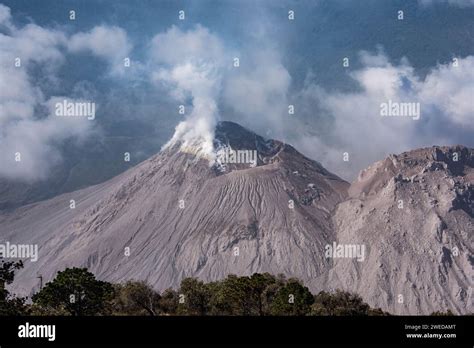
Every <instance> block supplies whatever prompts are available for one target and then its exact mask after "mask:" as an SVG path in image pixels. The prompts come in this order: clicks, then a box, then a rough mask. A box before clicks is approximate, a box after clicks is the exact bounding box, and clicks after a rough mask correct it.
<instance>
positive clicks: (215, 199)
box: [0, 122, 474, 314]
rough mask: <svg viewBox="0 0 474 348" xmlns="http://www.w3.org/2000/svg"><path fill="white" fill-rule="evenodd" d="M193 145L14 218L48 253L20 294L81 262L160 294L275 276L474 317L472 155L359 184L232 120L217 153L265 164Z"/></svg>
mask: <svg viewBox="0 0 474 348" xmlns="http://www.w3.org/2000/svg"><path fill="white" fill-rule="evenodd" d="M181 145H182V144H180V143H179V142H175V143H173V144H170V145H169V146H168V147H166V148H165V149H163V150H162V151H161V152H160V153H158V154H157V155H155V156H153V157H151V158H150V159H148V160H146V161H144V162H142V163H141V164H139V165H137V166H136V167H134V168H131V169H129V170H128V171H126V172H124V173H122V174H120V175H119V176H117V177H115V178H113V179H111V180H109V181H106V182H104V183H102V184H100V185H96V186H92V187H88V188H86V189H82V190H79V191H75V192H72V193H66V194H63V195H60V196H57V197H55V198H53V199H50V200H47V201H42V202H38V203H34V204H30V205H27V206H23V207H20V208H17V209H15V210H14V211H10V212H4V213H2V214H1V215H0V230H1V231H2V238H3V239H5V240H6V241H9V242H11V243H18V244H20V243H25V244H37V245H38V246H39V258H38V261H37V262H30V261H27V262H26V265H25V268H24V269H23V270H21V271H19V273H18V276H17V278H16V281H15V283H14V284H13V289H12V290H13V291H15V292H16V293H18V294H23V295H25V294H26V295H28V294H30V295H31V294H32V293H33V292H36V291H37V290H38V279H37V277H38V276H39V275H41V276H42V277H43V279H44V280H45V281H48V280H50V279H52V278H54V276H55V274H56V272H57V271H59V270H63V269H64V268H66V267H71V266H80V267H87V268H88V269H89V270H91V271H92V272H93V273H94V274H96V275H97V276H98V277H99V278H101V279H104V280H108V281H113V282H122V281H126V280H130V279H135V280H146V281H147V282H149V283H150V284H151V285H153V286H154V287H155V288H156V289H157V290H164V289H166V288H168V287H175V288H176V287H178V285H179V283H180V281H181V280H182V279H183V278H185V277H197V278H200V279H202V280H205V281H212V280H217V279H222V278H225V277H226V276H228V275H229V274H237V275H250V274H252V273H255V272H260V273H261V272H269V273H272V274H280V273H281V274H285V275H287V276H290V277H296V278H299V279H300V280H302V281H303V282H304V283H305V284H306V285H307V286H308V287H309V288H310V289H311V290H312V291H314V292H317V291H320V290H333V289H336V288H341V289H345V290H349V291H353V292H356V293H358V294H360V295H361V296H362V297H363V298H364V300H366V301H367V302H368V303H369V304H370V305H372V306H377V307H381V308H382V309H385V310H389V311H391V312H392V313H403V314H428V313H430V312H431V311H434V310H446V309H450V310H452V311H453V312H455V313H467V312H471V311H472V288H471V286H472V275H473V273H472V267H473V263H474V259H473V256H472V254H473V244H472V237H473V231H474V228H473V207H474V204H473V197H474V194H473V185H472V183H473V178H474V171H473V167H474V165H473V163H474V160H473V158H474V155H473V150H472V149H467V148H464V147H434V148H430V149H421V150H416V151H412V152H409V153H405V154H402V155H399V156H394V155H393V156H391V157H389V158H387V159H386V160H384V161H381V162H379V163H376V164H375V165H374V166H372V167H370V168H368V169H367V170H366V171H363V172H362V173H361V175H360V177H359V179H358V180H356V182H354V183H353V184H352V185H350V184H349V183H347V182H345V181H344V180H342V179H340V178H339V177H338V176H337V175H335V174H332V173H330V172H329V171H327V170H326V169H324V168H323V166H322V165H321V164H320V163H318V162H316V161H314V160H311V159H309V158H307V157H305V156H303V155H302V154H300V153H299V152H298V151H297V150H295V149H294V148H293V147H292V146H290V145H288V144H285V143H282V142H280V141H277V140H271V139H265V138H263V137H261V136H259V135H257V134H255V133H253V132H251V131H249V130H247V129H245V128H243V127H241V126H239V125H238V124H235V123H232V122H221V123H219V124H218V125H217V127H216V130H215V139H214V144H213V145H214V148H215V151H216V153H217V155H219V153H226V154H228V153H229V150H230V151H234V152H235V153H237V151H251V152H252V153H256V160H255V161H254V163H251V165H249V163H245V161H222V158H228V155H227V157H225V156H224V157H219V156H217V157H216V158H217V159H216V160H215V161H209V159H208V158H206V157H203V156H199V155H197V154H198V153H199V149H193V148H183V147H182V146H181ZM455 153H458V158H457V161H455V162H454V161H453V160H452V158H454V157H453V156H454V154H455ZM400 200H401V201H402V204H403V208H399V205H400V202H399V201H400ZM336 243H339V244H346V245H352V244H354V245H363V248H362V249H360V250H365V254H366V255H364V257H363V259H361V258H358V259H354V258H351V257H350V256H349V257H342V258H333V257H328V256H327V254H326V253H325V250H326V248H327V246H328V245H335V244H336ZM400 295H401V296H402V297H400ZM400 298H402V301H401V302H400Z"/></svg>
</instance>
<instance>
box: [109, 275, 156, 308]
mask: <svg viewBox="0 0 474 348" xmlns="http://www.w3.org/2000/svg"><path fill="white" fill-rule="evenodd" d="M114 293H115V297H114V299H113V301H112V308H113V312H114V314H118V315H157V314H159V312H160V299H161V296H160V294H159V293H158V292H156V291H155V290H153V288H152V287H151V286H150V285H149V284H148V283H146V282H144V281H128V282H127V283H125V284H123V285H122V284H118V285H115V291H114Z"/></svg>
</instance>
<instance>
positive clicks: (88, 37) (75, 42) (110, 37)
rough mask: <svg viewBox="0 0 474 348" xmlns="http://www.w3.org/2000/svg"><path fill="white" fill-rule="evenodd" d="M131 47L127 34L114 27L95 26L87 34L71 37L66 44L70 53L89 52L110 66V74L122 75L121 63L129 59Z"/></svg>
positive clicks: (82, 33)
mask: <svg viewBox="0 0 474 348" xmlns="http://www.w3.org/2000/svg"><path fill="white" fill-rule="evenodd" d="M131 48H132V45H131V43H130V41H129V39H128V36H127V33H126V32H125V30H123V29H122V28H119V27H116V26H105V25H101V26H96V27H94V28H93V29H91V30H90V31H88V32H85V33H84V32H80V33H77V34H74V35H72V36H71V38H70V40H69V42H68V49H69V51H70V52H73V53H75V52H84V51H86V52H90V53H92V54H94V55H95V56H97V57H100V58H103V59H105V60H106V61H107V62H109V63H110V64H111V67H112V72H113V73H116V74H120V73H123V71H124V66H123V62H124V59H125V58H130V57H129V56H130V50H131Z"/></svg>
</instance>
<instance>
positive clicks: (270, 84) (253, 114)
mask: <svg viewBox="0 0 474 348" xmlns="http://www.w3.org/2000/svg"><path fill="white" fill-rule="evenodd" d="M250 52H252V53H251V54H249V55H248V56H245V57H244V58H243V59H242V64H241V66H240V67H239V68H238V69H234V70H233V71H232V73H231V74H229V76H228V77H227V79H226V81H225V83H224V89H223V102H224V103H225V104H226V105H228V106H230V107H231V108H232V109H233V110H234V111H236V112H237V113H238V114H239V119H240V120H242V121H244V122H247V123H250V124H252V126H253V127H254V129H255V130H259V131H266V130H269V131H271V133H272V135H273V136H284V134H285V132H284V128H285V123H286V122H285V120H286V121H289V117H288V105H289V102H288V97H287V94H288V90H289V87H290V83H291V77H290V74H289V73H288V71H287V70H286V69H285V67H284V66H283V65H282V64H281V61H280V57H279V55H278V53H277V52H276V51H275V50H272V49H268V48H260V49H256V50H251V51H250Z"/></svg>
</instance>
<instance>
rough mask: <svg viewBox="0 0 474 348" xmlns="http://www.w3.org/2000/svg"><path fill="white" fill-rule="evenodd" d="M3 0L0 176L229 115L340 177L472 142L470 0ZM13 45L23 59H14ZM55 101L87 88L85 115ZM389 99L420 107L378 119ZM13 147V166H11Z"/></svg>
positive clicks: (128, 146)
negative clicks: (65, 116) (55, 107)
mask: <svg viewBox="0 0 474 348" xmlns="http://www.w3.org/2000/svg"><path fill="white" fill-rule="evenodd" d="M1 3H2V4H3V7H1V9H2V11H0V23H1V24H0V33H2V36H1V41H0V47H1V48H2V52H3V55H2V61H1V64H2V69H3V73H2V74H1V75H2V76H1V78H2V81H1V83H2V87H3V89H4V91H5V90H6V88H8V89H9V91H8V93H6V92H5V93H3V92H2V94H1V95H0V103H2V104H3V106H4V108H3V109H4V112H3V113H1V114H0V126H2V128H1V131H0V150H1V153H2V156H4V157H5V158H4V159H3V161H2V164H1V165H0V176H2V177H5V178H8V179H15V180H17V179H24V180H32V181H34V180H37V179H44V178H46V177H48V176H49V175H51V168H53V167H54V166H60V165H61V164H62V163H66V162H67V163H69V162H71V157H74V161H75V162H80V161H81V156H84V158H83V159H82V161H83V162H84V163H87V162H88V161H89V162H91V161H90V159H91V158H93V159H94V160H97V159H98V158H102V159H103V161H102V162H104V163H109V164H110V163H111V162H113V161H115V160H117V159H120V158H121V157H122V154H123V152H124V151H129V152H131V153H132V158H133V161H132V164H133V163H136V162H138V161H140V160H143V159H145V158H146V157H148V156H150V155H152V154H153V153H155V152H157V151H159V149H160V148H161V146H162V145H163V144H165V143H166V142H167V141H168V140H169V139H170V138H171V137H172V136H173V134H174V133H175V127H176V126H178V124H180V122H181V126H180V127H178V129H177V132H176V134H175V137H176V136H179V137H182V138H183V139H185V140H186V141H188V140H189V141H191V139H194V138H196V137H202V138H203V139H210V138H212V128H213V125H214V124H215V122H217V121H218V120H234V121H238V122H239V123H241V124H243V125H244V126H247V127H249V128H251V129H253V130H255V131H257V132H259V133H261V134H263V135H267V136H269V137H275V138H279V139H282V140H284V141H287V142H289V143H291V144H293V145H294V146H295V147H296V148H297V149H298V150H300V151H302V152H303V153H305V154H306V155H308V156H309V157H311V158H313V159H316V160H318V161H320V162H322V163H323V165H325V166H326V167H327V168H328V169H330V170H332V171H334V172H336V173H337V174H338V175H340V176H342V177H344V178H346V179H348V180H351V179H353V178H354V177H355V176H356V174H357V172H358V171H359V170H361V169H362V168H364V167H365V166H367V165H368V164H370V163H372V162H374V161H376V160H380V159H382V158H383V157H385V156H386V155H388V154H389V153H398V152H401V151H406V150H409V149H412V148H415V147H421V146H431V145H435V144H436V145H451V144H458V143H460V144H464V145H468V146H473V145H474V140H473V139H474V137H473V136H472V134H473V130H474V129H473V124H474V122H472V117H474V107H473V104H472V101H471V99H472V98H471V96H472V93H473V92H474V87H473V86H474V73H473V70H474V20H473V19H474V3H473V1H472V0H419V1H377V0H364V1H355V0H354V1H351V0H336V1H317V0H314V1H291V2H290V1H231V0H224V1H202V0H201V1H174V0H173V1H111V0H102V1H85V0H84V1H52V0H44V1H41V2H39V1H31V0H30V1H24V0H15V1H2V2H1ZM70 10H74V11H75V13H76V19H75V20H74V21H71V20H69V11H70ZM180 10H184V11H185V16H186V17H185V20H179V19H178V11H180ZM289 10H293V11H294V13H295V19H294V20H292V21H290V20H288V11H289ZM400 10H402V11H403V14H404V19H403V20H398V18H397V16H398V11H400ZM2 13H3V14H2ZM33 43H35V44H33ZM17 56H22V57H23V58H24V59H23V62H24V64H23V66H22V67H21V68H20V69H16V70H15V69H14V68H12V67H11V66H10V65H9V64H11V62H12V60H13V59H14V58H15V57H17ZM124 57H129V58H130V59H131V67H130V68H124V67H123V59H124ZM236 57H238V58H239V60H240V66H239V67H238V68H235V67H234V66H233V59H234V58H236ZM344 57H347V58H349V62H350V65H349V67H344V66H343V65H342V59H343V58H344ZM453 59H456V60H457V64H456V66H454V65H453ZM191 79H193V80H192V81H193V83H190V81H191ZM15 91H17V94H18V95H16V94H15ZM58 97H60V98H65V97H67V98H71V99H77V100H79V99H81V100H82V99H87V100H93V101H94V102H95V103H96V104H97V105H98V107H97V110H98V112H97V118H96V119H95V120H94V122H93V123H91V122H89V123H87V122H85V121H77V120H76V121H74V124H72V123H71V122H69V123H64V122H66V121H62V122H59V121H58V120H57V119H56V118H54V117H52V116H51V103H52V102H53V101H54V100H56V99H55V98H58ZM389 99H390V100H392V99H393V100H394V101H397V100H398V101H400V102H404V101H405V102H419V103H420V104H421V110H422V111H421V113H422V114H421V117H420V119H419V120H417V121H414V120H408V119H390V120H385V119H381V118H380V115H379V114H378V113H379V106H380V104H381V103H383V102H386V101H387V100H389ZM181 104H183V105H186V108H187V110H188V112H187V113H186V115H184V116H183V115H179V114H178V113H177V107H178V105H181ZM290 104H291V105H294V106H295V110H296V111H295V114H294V115H288V112H287V110H288V105H290ZM20 138H21V139H20ZM97 143H100V144H105V145H104V146H101V147H97V146H96V145H94V144H97ZM104 149H105V150H104ZM82 150H83V151H82ZM16 151H20V152H22V153H23V154H24V158H25V161H24V162H23V163H22V166H18V165H16V164H14V163H13V164H12V163H10V161H11V158H12V156H11V154H12V153H15V152H16ZM344 152H348V153H349V154H350V155H351V157H350V158H351V160H350V161H349V162H343V161H342V158H343V157H342V153H344ZM81 154H83V155H81ZM68 159H69V161H68ZM9 163H10V164H9ZM115 168H116V169H114V170H115V171H114V173H116V172H117V171H120V170H123V169H125V168H126V167H125V166H124V167H120V166H118V167H115Z"/></svg>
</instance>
